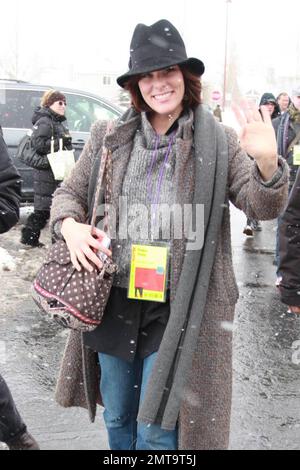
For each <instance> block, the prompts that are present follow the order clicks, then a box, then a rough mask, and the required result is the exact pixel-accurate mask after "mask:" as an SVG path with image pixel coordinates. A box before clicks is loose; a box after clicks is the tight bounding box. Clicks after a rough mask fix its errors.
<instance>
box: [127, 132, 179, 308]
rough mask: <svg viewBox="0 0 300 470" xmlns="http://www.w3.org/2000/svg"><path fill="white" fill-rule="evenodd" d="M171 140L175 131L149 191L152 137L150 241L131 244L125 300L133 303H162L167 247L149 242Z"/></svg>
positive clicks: (153, 161) (166, 265) (163, 299)
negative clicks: (154, 186)
mask: <svg viewBox="0 0 300 470" xmlns="http://www.w3.org/2000/svg"><path fill="white" fill-rule="evenodd" d="M174 139H175V132H173V133H172V134H171V136H170V140H169V145H168V149H167V151H166V154H165V156H164V160H163V164H162V165H161V167H160V170H159V174H158V181H157V187H156V191H155V192H154V191H153V188H152V184H151V180H152V171H153V167H154V165H155V163H156V160H157V155H158V146H159V141H160V137H159V135H157V136H156V141H155V150H154V152H153V155H152V159H151V162H150V166H149V170H148V175H147V190H148V199H149V203H150V204H151V219H152V224H151V242H149V243H147V244H146V243H144V244H134V245H132V247H131V263H130V275H129V286H128V298H129V299H137V300H149V301H155V302H165V301H166V291H167V279H168V272H167V270H168V265H169V251H170V248H169V244H168V243H163V242H160V241H158V242H157V243H156V242H155V243H153V240H152V237H153V232H152V230H153V231H154V230H155V227H156V225H157V222H158V221H157V209H158V202H159V196H160V192H161V188H162V183H163V179H164V176H165V173H166V168H167V164H168V158H169V155H170V153H171V147H172V144H173V142H174Z"/></svg>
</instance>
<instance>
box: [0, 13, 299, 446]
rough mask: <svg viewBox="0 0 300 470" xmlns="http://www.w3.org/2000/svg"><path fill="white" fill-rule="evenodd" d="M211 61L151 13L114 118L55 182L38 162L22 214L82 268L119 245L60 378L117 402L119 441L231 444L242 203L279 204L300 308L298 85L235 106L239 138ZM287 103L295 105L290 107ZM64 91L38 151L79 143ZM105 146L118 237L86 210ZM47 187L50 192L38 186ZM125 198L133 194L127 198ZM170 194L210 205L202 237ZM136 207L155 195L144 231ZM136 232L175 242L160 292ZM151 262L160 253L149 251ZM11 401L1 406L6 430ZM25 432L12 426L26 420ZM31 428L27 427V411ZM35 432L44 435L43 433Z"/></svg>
mask: <svg viewBox="0 0 300 470" xmlns="http://www.w3.org/2000/svg"><path fill="white" fill-rule="evenodd" d="M204 70H205V67H204V64H203V62H202V61H201V60H200V59H198V58H194V57H188V55H187V53H186V49H185V44H184V42H183V40H182V37H181V35H180V33H179V31H178V30H177V29H176V28H175V26H174V25H173V24H172V23H170V22H169V21H167V20H160V21H158V22H156V23H154V24H152V25H151V26H147V25H145V24H138V25H137V26H136V28H135V29H134V32H133V36H132V40H131V44H130V60H129V69H128V70H127V71H126V72H125V73H124V74H123V75H121V76H119V77H118V79H117V82H118V84H119V86H120V87H122V88H124V89H125V90H127V91H128V92H129V94H130V97H131V103H132V106H131V107H130V109H128V111H126V112H125V113H124V115H123V116H122V117H121V118H120V119H118V120H117V122H116V123H115V124H114V127H113V128H112V130H110V132H109V133H107V125H106V123H105V122H101V121H99V122H96V123H95V124H94V125H93V126H92V128H91V133H90V138H89V140H88V142H87V143H86V145H85V147H84V149H83V152H82V154H81V156H80V158H79V160H78V162H77V164H76V166H75V168H74V169H73V170H72V173H71V174H70V176H69V177H67V178H66V179H65V180H64V181H63V182H62V183H61V184H57V182H55V181H54V179H53V175H52V170H51V168H50V166H49V167H48V168H46V169H45V168H43V169H41V170H37V172H36V174H35V178H36V179H35V182H36V186H35V187H36V194H35V201H34V204H35V207H34V213H33V214H32V216H30V217H29V219H28V221H27V223H26V225H25V227H24V228H23V229H22V243H25V244H28V245H32V246H35V247H36V246H39V243H40V242H39V235H40V230H41V229H42V228H43V227H44V226H45V224H46V222H47V220H48V218H49V215H50V229H51V236H52V241H53V242H54V243H55V241H56V240H60V239H63V240H65V242H66V244H67V246H68V249H69V252H70V256H71V260H72V263H73V265H74V267H75V268H76V269H77V270H78V271H80V270H82V269H85V270H93V269H98V270H101V268H102V265H103V262H102V261H101V258H99V256H97V254H96V253H97V252H98V253H99V252H100V253H101V252H103V253H104V254H105V255H108V256H111V257H112V258H113V260H114V262H115V263H116V264H117V265H118V267H119V269H118V272H117V273H116V275H115V277H114V280H113V286H112V289H111V291H110V295H109V299H108V303H107V305H106V310H105V313H104V317H103V321H102V323H101V324H100V325H99V326H97V328H96V329H95V330H94V331H91V332H86V333H83V334H82V333H80V332H78V331H73V330H71V331H70V333H69V337H68V341H67V345H66V349H65V353H64V356H63V358H62V365H61V373H60V375H59V379H58V383H57V389H56V398H57V401H58V402H59V403H60V404H61V405H62V406H65V407H70V406H83V407H85V408H87V409H88V410H89V415H90V419H91V420H92V421H94V419H95V414H96V409H97V404H99V403H100V404H101V405H102V406H103V407H104V421H105V425H106V429H107V433H108V441H109V445H110V448H111V449H112V450H146V449H148V450H177V449H189V450H200V449H227V448H228V443H229V431H230V416H231V391H232V332H230V331H225V330H224V329H222V328H221V327H220V325H221V324H222V322H233V319H234V312H235V304H236V302H237V299H238V288H237V284H236V281H235V276H234V271H233V265H232V255H231V245H230V217H229V202H232V203H233V204H234V205H235V206H236V207H237V208H239V209H241V210H243V211H244V213H245V214H246V216H247V218H248V222H249V224H248V222H247V224H248V225H250V224H251V223H254V221H260V220H271V219H274V218H277V217H280V220H279V227H280V230H279V237H278V238H279V246H280V249H279V254H280V256H279V260H280V261H279V267H278V269H279V272H280V275H281V276H282V284H281V286H282V288H283V289H284V293H283V299H284V301H287V299H288V303H289V305H290V306H291V308H292V310H293V311H295V312H298V310H297V309H298V308H299V307H300V302H299V301H298V302H296V300H295V292H296V290H295V289H296V287H295V286H292V287H291V285H292V284H291V282H292V281H295V279H296V275H297V267H296V264H295V263H294V259H293V257H294V253H295V252H296V251H297V252H299V242H297V241H296V239H295V243H294V244H293V245H292V247H291V248H290V245H291V240H290V239H291V238H293V237H291V236H290V232H288V230H291V229H290V226H291V225H292V227H294V230H295V231H297V236H298V232H299V229H297V230H296V227H297V225H294V224H293V221H294V219H295V218H296V216H295V213H296V214H297V216H299V210H298V207H299V203H298V200H299V198H298V191H299V186H300V181H299V186H298V187H297V188H296V189H292V190H291V188H292V184H293V182H294V180H295V177H296V172H293V168H294V164H295V155H298V154H297V152H299V150H297V149H296V150H295V148H296V147H297V145H296V143H297V142H296V141H295V137H298V141H299V131H298V126H300V119H299V116H300V90H298V89H296V90H295V91H294V92H293V93H292V95H291V103H290V104H287V103H286V101H287V100H286V99H284V98H286V96H285V95H284V94H281V95H280V96H279V97H278V102H277V101H276V99H275V98H274V96H273V95H271V94H270V93H265V94H264V95H263V96H262V99H261V102H260V105H259V109H258V108H257V107H256V106H255V105H254V104H251V103H248V104H247V103H245V104H242V105H241V106H236V107H235V114H236V118H237V120H238V122H239V124H240V126H241V129H242V131H241V135H240V138H239V139H238V138H237V135H236V133H235V131H233V130H232V129H231V128H229V127H227V126H224V125H223V124H222V123H221V122H220V121H221V120H222V118H221V117H219V118H218V119H216V118H215V117H214V116H213V115H212V114H211V113H210V112H208V111H207V110H205V109H204V107H203V106H202V105H201V76H202V75H203V73H204ZM280 103H281V106H286V105H288V107H287V109H286V110H285V111H283V114H281V113H282V111H281V108H280ZM66 105H67V103H66V99H65V97H64V96H63V95H62V94H61V93H60V92H59V91H57V90H52V91H50V92H49V93H48V94H46V95H45V96H44V97H43V99H42V103H41V106H40V108H39V109H38V110H36V111H35V112H34V116H33V125H34V128H33V139H32V141H33V143H34V145H35V147H36V150H37V153H38V154H39V155H40V156H41V157H45V156H46V155H47V154H48V153H49V146H50V141H51V138H53V139H56V145H57V139H58V138H61V137H62V138H63V139H64V145H65V147H66V148H71V146H72V142H71V138H70V136H69V133H68V129H67V125H66V122H65V109H66ZM218 112H219V110H218ZM216 117H218V116H216ZM274 129H275V130H276V133H275V131H274ZM276 137H277V140H276ZM280 139H281V140H280ZM103 146H106V147H107V148H108V149H109V150H110V152H109V155H110V157H109V158H110V163H111V165H112V182H111V184H112V201H111V203H112V206H113V207H114V209H115V213H116V219H115V221H116V226H115V230H114V236H112V234H111V233H110V234H109V235H110V237H111V244H110V246H109V248H107V246H104V245H103V244H102V242H101V239H103V237H104V236H105V233H104V231H103V230H102V228H99V227H96V228H94V229H93V230H91V226H90V225H89V220H90V217H91V207H92V205H93V200H94V196H95V192H96V189H97V180H96V178H97V174H98V167H99V164H100V159H101V158H100V155H101V149H102V148H103ZM249 157H250V158H249ZM1 158H2V156H1ZM289 166H290V168H291V173H290V177H289ZM297 178H299V176H297ZM46 188H48V189H47V194H46V193H45V192H43V193H41V191H45V190H46ZM289 189H290V190H291V198H290V203H289V205H288V209H286V210H285V212H284V208H285V206H286V203H287V197H288V191H289ZM54 190H55V193H54V196H53V198H51V195H52V192H53V191H54ZM45 196H46V197H45ZM120 197H121V198H126V200H127V208H126V212H125V210H124V208H123V206H121V205H119V200H120V199H119V198H120ZM41 201H42V202H43V204H42V205H41V204H40V202H41ZM44 203H45V205H44ZM50 205H51V214H50ZM172 205H176V206H177V208H178V207H179V208H180V209H182V213H184V208H185V206H186V205H189V206H191V207H192V209H193V210H192V214H196V213H197V208H198V207H199V206H203V207H204V227H203V226H201V227H198V230H199V233H196V240H195V233H194V232H193V230H192V226H193V222H194V221H193V220H191V221H190V222H191V225H190V226H189V230H182V233H181V237H179V236H178V233H176V236H175V233H174V227H172V224H171V230H169V231H168V230H165V228H166V227H165V226H164V224H165V223H166V222H165V221H166V219H165V218H163V217H161V218H160V217H158V213H159V211H160V210H161V211H162V213H163V211H164V208H165V206H168V207H169V208H170V207H172ZM137 206H139V207H141V206H143V207H144V208H145V209H146V213H147V220H146V226H147V227H148V231H147V232H146V233H145V230H144V228H145V226H144V225H143V223H144V224H145V219H143V221H142V219H141V218H139V217H138V216H137V212H136V207H137ZM16 214H17V209H16ZM16 219H17V217H16V218H15V221H16ZM291 219H292V221H291ZM125 223H128V225H130V227H131V230H130V234H129V232H128V233H127V237H125V238H124V237H123V236H121V235H120V228H124V224H125ZM257 223H258V222H257ZM10 225H12V224H10ZM8 228H9V226H7V229H8ZM185 228H186V227H185ZM200 231H201V233H200ZM122 233H124V231H123V232H122ZM197 237H198V238H201V240H202V242H201V243H200V244H199V243H197V242H198V240H197ZM133 244H135V245H137V246H141V245H145V244H147V245H150V246H152V247H157V246H160V247H164V248H165V250H166V256H167V259H168V264H169V270H168V273H169V274H168V276H167V278H166V282H165V285H164V290H165V295H164V301H163V302H157V301H155V300H143V299H142V298H140V297H137V298H129V297H128V286H129V285H130V283H131V276H132V266H133V259H132V256H131V253H132V245H133ZM290 249H291V252H290V251H289V250H290ZM287 253H289V254H287ZM144 261H145V263H146V264H145V266H146V267H147V266H150V261H151V260H149V259H147V258H146V259H145V260H144ZM147 263H148V264H147ZM292 269H294V271H295V272H293V273H292ZM225 272H226V276H224V273H225ZM291 289H292V290H291ZM297 300H298V299H297ZM299 311H300V309H299ZM78 377H81V382H82V384H83V386H80V384H79V382H78ZM99 377H100V378H99ZM0 393H1V394H2V391H1V389H0ZM0 406H1V407H2V397H1V395H0ZM2 414H3V413H2V408H1V410H0V431H1V429H2V428H1V426H3V424H2V417H1V416H2ZM6 427H7V424H6ZM12 433H13V439H15V436H16V431H14V430H13V432H12ZM18 433H19V434H20V433H21V435H24V433H27V430H26V427H25V425H23V423H22V424H20V419H19V420H18V425H17V437H18V436H19V434H18ZM10 436H12V434H10ZM0 437H1V435H0ZM30 438H31V439H32V446H33V447H32V448H38V445H37V444H36V442H35V441H34V439H33V438H32V436H30ZM9 439H10V437H9ZM9 439H8V438H7V435H6V434H5V433H3V435H2V440H3V441H5V442H7V443H8V444H9ZM9 445H10V444H9ZM18 445H19V446H20V443H19V442H18ZM24 448H26V447H25V446H24Z"/></svg>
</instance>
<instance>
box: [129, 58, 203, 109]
mask: <svg viewBox="0 0 300 470" xmlns="http://www.w3.org/2000/svg"><path fill="white" fill-rule="evenodd" d="M179 68H180V70H181V72H182V75H183V78H184V87H185V92H184V97H183V107H184V108H185V109H187V108H191V109H195V108H196V107H197V106H198V105H199V104H201V89H202V87H201V81H200V78H199V77H198V76H197V75H195V74H193V73H192V72H191V71H190V70H189V69H188V68H187V67H185V66H184V65H181V66H180V65H179ZM140 79H141V75H135V76H134V77H132V78H130V79H129V80H128V82H127V83H126V84H125V86H124V88H125V89H126V90H127V91H129V93H130V97H131V104H132V106H133V107H134V108H135V109H136V110H137V111H138V112H142V111H152V109H151V108H150V107H149V106H148V105H147V103H145V101H144V98H143V97H142V94H141V92H140V89H139V86H138V82H139V80H140Z"/></svg>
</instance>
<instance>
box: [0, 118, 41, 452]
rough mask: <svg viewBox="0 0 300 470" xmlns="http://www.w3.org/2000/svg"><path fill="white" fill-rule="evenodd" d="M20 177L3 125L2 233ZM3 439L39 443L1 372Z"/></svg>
mask: <svg viewBox="0 0 300 470" xmlns="http://www.w3.org/2000/svg"><path fill="white" fill-rule="evenodd" d="M20 190H21V180H20V175H19V174H18V172H17V170H16V168H15V167H14V166H13V164H12V162H11V160H10V158H9V155H8V151H7V148H6V145H5V142H4V139H3V136H2V130H1V127H0V233H4V232H7V231H8V230H9V229H10V228H11V227H12V226H13V225H15V224H16V223H17V222H18V220H19V201H20V197H21V194H20ZM0 441H1V442H5V443H6V444H7V445H8V447H9V448H10V449H11V450H15V449H18V450H33V449H38V448H39V446H38V444H37V443H36V441H35V440H34V438H33V437H32V436H31V435H30V434H29V432H27V428H26V425H25V423H24V422H23V420H22V418H21V416H20V414H19V412H18V410H17V408H16V405H15V403H14V400H13V398H12V395H11V393H10V391H9V388H8V386H7V384H6V382H5V380H4V379H3V377H2V376H1V374H0Z"/></svg>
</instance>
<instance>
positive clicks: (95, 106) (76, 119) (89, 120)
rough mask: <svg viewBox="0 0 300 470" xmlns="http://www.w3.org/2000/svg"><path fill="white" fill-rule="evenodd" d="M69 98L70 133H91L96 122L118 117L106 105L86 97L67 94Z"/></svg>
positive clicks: (67, 114) (68, 117) (67, 112)
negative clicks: (91, 128)
mask: <svg viewBox="0 0 300 470" xmlns="http://www.w3.org/2000/svg"><path fill="white" fill-rule="evenodd" d="M65 95H66V98H67V111H66V117H67V120H68V126H69V129H70V131H73V132H74V131H80V132H89V131H90V127H91V125H92V124H93V122H94V121H96V120H98V119H101V120H104V121H107V120H109V119H115V118H116V117H118V115H117V113H116V112H115V111H113V110H112V109H110V108H108V107H107V106H105V104H104V103H101V102H99V101H96V100H95V99H93V98H89V97H86V96H80V95H75V94H71V93H65Z"/></svg>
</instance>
